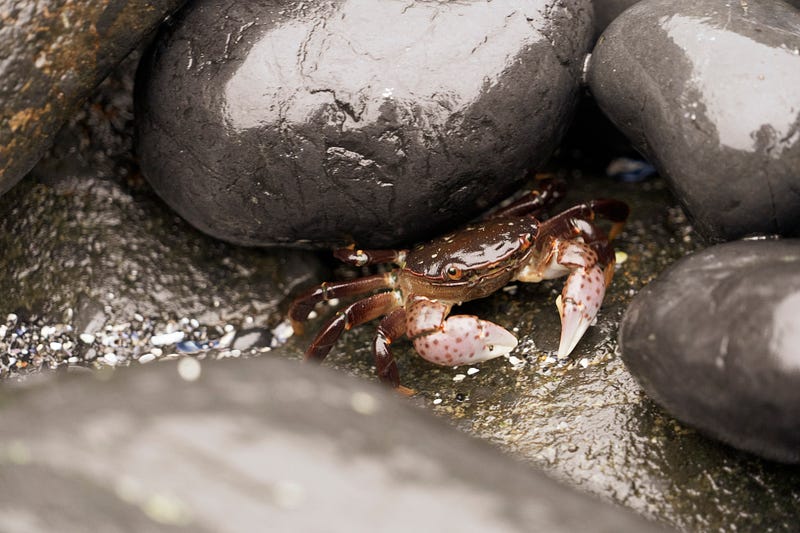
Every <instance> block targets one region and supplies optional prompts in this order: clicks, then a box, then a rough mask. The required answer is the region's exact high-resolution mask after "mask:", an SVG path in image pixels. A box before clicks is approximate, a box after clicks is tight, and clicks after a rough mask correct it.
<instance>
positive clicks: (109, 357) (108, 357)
mask: <svg viewBox="0 0 800 533" xmlns="http://www.w3.org/2000/svg"><path fill="white" fill-rule="evenodd" d="M103 361H104V362H106V363H108V364H109V365H111V366H114V365H116V364H117V362H118V361H119V359H118V358H117V354H115V353H113V352H108V353H104V354H103Z"/></svg>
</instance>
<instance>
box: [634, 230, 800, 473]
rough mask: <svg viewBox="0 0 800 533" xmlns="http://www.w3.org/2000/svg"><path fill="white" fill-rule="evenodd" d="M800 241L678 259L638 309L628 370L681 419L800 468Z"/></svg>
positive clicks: (737, 246) (642, 296)
mask: <svg viewBox="0 0 800 533" xmlns="http://www.w3.org/2000/svg"><path fill="white" fill-rule="evenodd" d="M798 316H800V241H798V240H793V239H789V240H784V241H752V240H751V241H738V242H732V243H726V244H721V245H717V246H713V247H711V248H708V249H706V250H703V251H702V252H698V253H696V254H693V255H690V256H687V257H686V258H684V259H682V260H680V261H678V262H677V263H675V264H674V265H673V266H672V267H670V268H669V269H668V270H667V271H665V272H664V273H663V274H661V275H660V276H659V277H658V278H657V279H656V280H655V281H653V282H651V283H650V284H649V285H647V286H646V287H645V288H644V289H643V290H642V291H641V292H640V293H639V294H638V295H637V296H636V297H635V298H634V300H633V301H632V302H631V304H630V306H629V307H628V310H627V312H626V314H625V317H624V319H623V321H622V325H621V327H620V346H621V349H622V357H623V360H624V361H625V364H626V366H627V367H628V369H629V370H630V371H631V374H633V375H634V376H635V377H636V379H637V380H638V381H639V383H640V384H641V386H642V388H643V389H644V390H645V392H646V393H647V394H648V395H649V396H651V397H652V398H653V399H654V400H655V401H657V402H658V403H659V404H661V405H662V406H663V407H664V408H665V409H666V410H667V411H669V412H670V413H671V414H672V415H673V416H675V417H676V418H678V419H679V420H682V421H683V422H686V423H687V424H689V425H692V426H694V427H696V428H698V429H700V430H701V431H702V432H704V433H706V434H708V435H711V436H713V437H716V438H718V439H721V440H723V441H725V442H727V443H728V444H731V445H732V446H735V447H737V448H740V449H743V450H747V451H750V452H753V453H756V454H759V455H761V456H763V457H766V458H769V459H775V460H779V461H785V462H792V463H796V462H800V426H798V424H797V420H798V418H800V321H798Z"/></svg>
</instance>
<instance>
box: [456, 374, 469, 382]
mask: <svg viewBox="0 0 800 533" xmlns="http://www.w3.org/2000/svg"><path fill="white" fill-rule="evenodd" d="M466 377H467V376H466V374H456V375H455V376H453V381H455V382H456V383H459V382H461V381H464V378H466Z"/></svg>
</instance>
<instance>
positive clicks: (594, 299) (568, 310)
mask: <svg viewBox="0 0 800 533" xmlns="http://www.w3.org/2000/svg"><path fill="white" fill-rule="evenodd" d="M605 292H606V284H605V276H604V275H603V271H602V270H601V269H600V267H598V266H596V265H595V266H592V267H590V268H578V269H575V270H573V271H572V273H571V274H570V275H569V277H568V278H567V281H566V283H565V284H564V290H563V291H562V292H561V296H559V297H558V300H556V306H557V307H558V314H559V315H561V342H560V343H559V346H558V358H559V359H563V358H566V357H567V356H568V355H569V354H570V353H571V352H572V350H574V349H575V346H576V345H577V344H578V341H580V340H581V337H583V334H584V333H586V330H587V329H588V328H589V326H590V325H592V322H594V319H595V317H596V316H597V312H598V311H599V310H600V304H602V302H603V296H605Z"/></svg>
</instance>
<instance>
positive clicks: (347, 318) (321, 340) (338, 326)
mask: <svg viewBox="0 0 800 533" xmlns="http://www.w3.org/2000/svg"><path fill="white" fill-rule="evenodd" d="M400 302H401V300H400V293H399V292H397V291H389V292H381V293H379V294H374V295H372V296H370V297H369V298H364V299H363V300H359V301H357V302H355V303H353V304H351V305H348V306H347V307H345V308H344V309H342V310H341V311H339V312H338V313H336V315H335V316H334V317H333V318H331V319H330V320H329V321H328V323H327V324H325V326H324V327H323V328H322V329H320V330H319V333H317V336H316V337H314V340H313V341H312V342H311V345H310V346H309V347H308V349H307V350H306V361H309V360H311V361H322V360H323V359H325V357H327V355H328V352H330V351H331V348H332V347H333V345H334V344H335V343H336V341H337V339H339V337H340V336H341V334H342V333H343V332H344V331H347V330H349V329H350V328H352V327H353V326H358V325H359V324H363V323H365V322H369V321H370V320H374V319H376V318H378V317H379V316H383V315H386V314H389V312H391V311H392V310H393V309H395V308H397V307H398V306H399V305H400Z"/></svg>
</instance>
